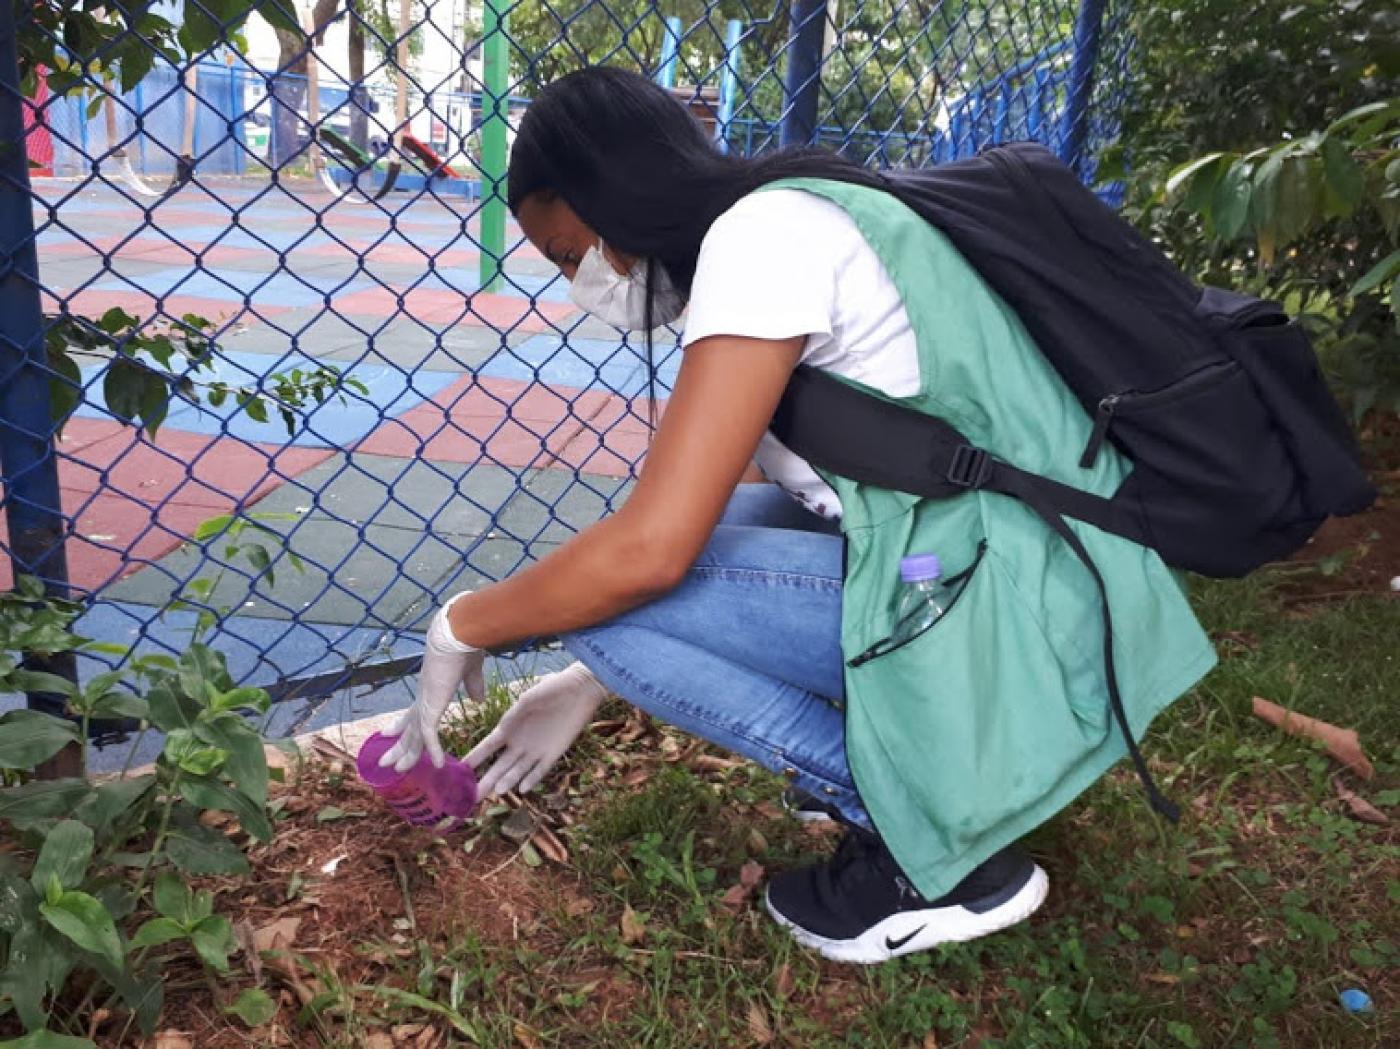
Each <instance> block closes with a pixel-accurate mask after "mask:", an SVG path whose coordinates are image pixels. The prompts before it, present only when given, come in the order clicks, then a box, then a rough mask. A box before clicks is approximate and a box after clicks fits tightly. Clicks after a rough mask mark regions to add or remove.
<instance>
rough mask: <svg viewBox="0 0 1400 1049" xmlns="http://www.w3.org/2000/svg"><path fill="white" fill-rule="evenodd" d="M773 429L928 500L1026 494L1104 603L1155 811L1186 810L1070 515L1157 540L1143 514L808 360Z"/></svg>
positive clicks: (875, 480)
mask: <svg viewBox="0 0 1400 1049" xmlns="http://www.w3.org/2000/svg"><path fill="white" fill-rule="evenodd" d="M769 429H770V430H771V431H772V433H773V436H774V437H776V438H777V439H778V440H779V441H781V442H782V443H783V444H784V445H785V446H786V447H787V448H788V449H790V450H791V451H792V452H793V453H795V454H796V455H799V456H801V457H802V458H803V459H806V460H807V461H808V462H811V463H813V464H815V465H817V466H820V467H822V468H823V469H825V470H830V471H831V472H832V473H835V474H839V475H840V476H842V477H848V478H850V479H851V480H854V481H861V482H863V483H865V484H870V485H875V486H876V487H879V488H888V489H892V490H894V491H899V492H908V493H909V494H910V495H921V496H925V497H926V498H929V499H949V498H952V497H953V496H955V495H961V494H962V493H964V492H967V491H970V490H983V491H989V492H998V493H1000V494H1002V495H1007V496H1010V497H1012V498H1013V499H1019V500H1020V501H1021V502H1023V503H1025V504H1026V505H1027V506H1028V507H1030V508H1031V509H1032V510H1034V511H1035V512H1036V514H1037V515H1038V516H1039V517H1040V518H1041V520H1043V521H1044V522H1045V524H1046V525H1047V526H1048V527H1049V528H1050V529H1051V530H1052V531H1053V532H1054V533H1055V534H1056V535H1058V536H1059V537H1060V538H1061V539H1063V540H1064V541H1065V542H1066V543H1067V544H1068V545H1069V548H1070V549H1071V550H1073V551H1074V554H1075V556H1076V557H1078V558H1079V560H1080V562H1081V563H1082V564H1083V565H1084V567H1085V568H1086V569H1087V570H1088V572H1089V574H1090V576H1092V577H1093V580H1094V584H1095V586H1097V587H1098V591H1099V599H1100V602H1101V604H1102V607H1103V622H1104V648H1103V650H1104V673H1105V678H1106V681H1107V685H1108V700H1109V706H1110V707H1111V708H1112V710H1113V716H1114V718H1115V719H1116V721H1117V723H1118V728H1119V731H1120V732H1121V733H1122V734H1123V740H1124V742H1125V743H1126V744H1127V748H1128V756H1129V757H1130V758H1131V759H1132V762H1133V767H1134V768H1135V769H1136V770H1137V774H1138V778H1139V779H1140V780H1142V784H1143V787H1144V789H1145V790H1146V791H1147V797H1148V801H1149V802H1150V804H1151V805H1152V808H1153V809H1154V810H1156V811H1157V812H1159V813H1161V814H1162V815H1163V816H1165V817H1167V819H1169V820H1171V821H1172V822H1173V823H1175V822H1176V821H1177V820H1178V819H1179V818H1180V810H1179V809H1178V808H1177V806H1176V805H1175V804H1173V803H1172V802H1171V801H1170V800H1168V799H1167V798H1166V797H1164V796H1163V794H1162V792H1161V791H1160V790H1158V789H1157V784H1156V783H1155V782H1154V781H1153V779H1152V774H1151V772H1149V771H1148V768H1147V762H1146V761H1144V760H1143V757H1142V752H1141V751H1140V750H1139V749H1138V746H1137V742H1136V741H1135V740H1134V739H1133V734H1132V730H1131V729H1130V727H1129V725H1128V717H1127V713H1126V712H1125V710H1124V709H1123V699H1122V697H1121V695H1120V694H1119V691H1118V675H1117V673H1116V671H1115V669H1114V665H1113V616H1112V613H1111V611H1110V609H1109V607H1108V591H1107V589H1106V588H1105V586H1104V581H1103V576H1102V575H1100V574H1099V570H1098V566H1097V565H1095V564H1094V560H1093V558H1092V557H1090V556H1089V551H1088V550H1086V549H1085V548H1084V544H1083V543H1082V542H1081V541H1080V539H1079V536H1077V535H1076V534H1075V533H1074V530H1073V529H1072V528H1070V527H1069V524H1068V523H1067V522H1066V521H1065V517H1066V516H1069V517H1073V518H1075V519H1077V520H1081V521H1086V522H1088V523H1089V524H1092V525H1095V526H1097V527H1099V528H1102V529H1104V530H1105V531H1109V532H1113V533H1115V534H1117V535H1121V536H1124V537H1125V538H1127V539H1131V540H1133V541H1134V542H1137V543H1141V544H1142V545H1144V546H1150V545H1151V543H1150V541H1149V539H1148V533H1147V530H1146V527H1145V525H1144V523H1143V521H1142V519H1141V517H1140V516H1138V515H1135V514H1132V513H1130V512H1128V511H1126V510H1124V509H1123V508H1122V507H1120V506H1118V505H1117V504H1115V503H1114V502H1113V501H1112V500H1110V499H1105V498H1104V497H1102V496H1098V495H1093V494H1091V493H1089V492H1084V491H1080V490H1079V489H1077V488H1073V487H1071V486H1069V485H1065V484H1060V483H1059V482H1057V481H1052V480H1050V479H1049V478H1046V477H1041V476H1039V475H1037V474H1033V473H1029V472H1027V471H1025V470H1021V469H1018V468H1017V467H1015V466H1012V465H1011V464H1010V463H1005V462H1002V461H1001V460H998V459H995V458H993V457H992V456H991V455H990V454H988V453H987V452H986V451H985V450H984V449H981V448H978V447H976V446H974V445H972V444H970V443H968V441H967V440H966V438H964V437H963V435H962V434H961V433H959V432H958V431H957V430H956V429H955V428H954V427H952V426H950V425H949V424H948V423H946V422H944V421H943V420H942V419H938V418H935V417H933V416H931V415H925V414H924V413H923V412H920V411H916V410H915V409H913V408H909V407H907V406H905V405H902V404H897V403H895V402H892V401H886V400H884V399H882V398H880V397H878V396H875V395H873V394H870V393H865V392H863V391H861V390H860V389H857V388H856V387H855V386H852V385H850V384H849V383H845V382H842V381H841V380H840V379H837V378H835V377H833V376H831V375H828V374H826V373H825V372H822V371H820V370H819V369H816V368H813V367H811V366H809V365H805V364H803V365H798V366H797V368H796V369H795V370H794V371H793V374H792V378H791V379H790V380H789V382H788V386H787V389H786V390H784V392H783V396H782V399H781V400H780V401H779V402H778V407H777V409H776V410H775V411H774V413H773V420H772V422H771V423H770V424H769Z"/></svg>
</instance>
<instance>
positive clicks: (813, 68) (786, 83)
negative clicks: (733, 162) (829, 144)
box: [778, 0, 826, 146]
mask: <svg viewBox="0 0 1400 1049" xmlns="http://www.w3.org/2000/svg"><path fill="white" fill-rule="evenodd" d="M789 10H790V15H791V19H792V21H791V24H790V25H789V26H788V44H787V70H786V71H785V72H784V74H783V123H782V128H781V129H780V130H779V132H778V144H779V145H781V146H805V145H808V144H810V143H811V141H812V137H813V135H815V133H816V130H817V99H818V96H819V94H820V91H821V74H822V39H823V37H824V35H825V31H826V0H792V6H791V8H790V9H789Z"/></svg>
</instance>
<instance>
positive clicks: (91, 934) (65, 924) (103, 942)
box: [39, 891, 124, 969]
mask: <svg viewBox="0 0 1400 1049" xmlns="http://www.w3.org/2000/svg"><path fill="white" fill-rule="evenodd" d="M39 913H40V914H41V915H43V917H44V920H45V921H46V922H48V923H49V924H50V925H51V926H53V927H54V928H55V929H57V930H58V931H59V932H61V933H62V934H63V935H64V936H66V937H67V938H68V939H70V940H72V941H73V942H74V943H75V944H77V945H78V946H79V947H81V948H82V949H83V950H85V951H91V952H92V953H93V954H95V955H97V956H98V957H100V958H102V959H104V960H105V961H107V962H110V963H111V964H112V965H113V966H115V967H116V968H118V969H120V968H122V966H123V962H124V956H123V952H122V942H121V937H119V936H118V935H117V927H116V925H114V924H113V923H112V916H111V915H110V914H108V913H107V908H105V907H103V906H102V904H100V903H99V902H97V900H95V899H94V898H93V897H91V896H89V895H88V894H87V893H85V892H72V891H69V892H64V893H63V894H62V895H61V896H60V897H59V898H58V902H57V903H49V902H48V901H45V902H43V903H41V904H39Z"/></svg>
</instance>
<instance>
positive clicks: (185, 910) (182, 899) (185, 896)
mask: <svg viewBox="0 0 1400 1049" xmlns="http://www.w3.org/2000/svg"><path fill="white" fill-rule="evenodd" d="M151 899H152V902H154V903H155V906H156V913H157V914H160V915H163V916H164V917H166V918H170V919H172V920H173V921H176V922H179V923H180V925H181V926H187V925H189V924H190V923H191V922H192V921H193V920H194V916H193V914H192V913H191V912H192V911H193V909H194V894H193V893H192V892H190V890H189V886H187V885H186V884H185V880H184V879H183V878H181V877H180V876H179V875H178V874H175V873H174V872H172V871H161V872H160V876H159V877H157V878H156V884H155V888H154V889H153V890H152V892H151Z"/></svg>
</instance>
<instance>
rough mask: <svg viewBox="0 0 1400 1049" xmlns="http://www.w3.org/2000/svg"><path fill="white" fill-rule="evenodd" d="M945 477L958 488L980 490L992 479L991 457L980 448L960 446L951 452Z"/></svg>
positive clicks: (967, 445)
mask: <svg viewBox="0 0 1400 1049" xmlns="http://www.w3.org/2000/svg"><path fill="white" fill-rule="evenodd" d="M946 476H947V478H948V482H949V483H950V484H955V485H957V486H958V487H959V488H981V487H982V486H983V485H984V484H986V483H987V482H988V481H989V480H991V477H992V464H991V456H989V455H988V454H987V453H986V452H985V451H983V450H982V449H981V448H976V447H974V446H973V445H970V444H961V445H959V446H958V447H957V449H956V450H955V451H954V452H953V461H952V462H951V463H949V464H948V473H947V475H946Z"/></svg>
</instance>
